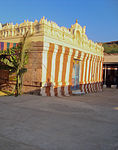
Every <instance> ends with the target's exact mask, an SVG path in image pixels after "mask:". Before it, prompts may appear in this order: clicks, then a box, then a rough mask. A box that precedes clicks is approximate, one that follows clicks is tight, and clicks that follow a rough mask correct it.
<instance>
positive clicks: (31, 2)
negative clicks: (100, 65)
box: [0, 0, 118, 42]
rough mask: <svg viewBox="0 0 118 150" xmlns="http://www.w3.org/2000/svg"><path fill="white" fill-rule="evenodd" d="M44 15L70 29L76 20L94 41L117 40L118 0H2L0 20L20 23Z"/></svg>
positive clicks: (0, 3) (0, 0)
mask: <svg viewBox="0 0 118 150" xmlns="http://www.w3.org/2000/svg"><path fill="white" fill-rule="evenodd" d="M43 16H45V17H46V18H47V19H48V20H51V21H54V22H56V23H57V24H58V25H59V26H65V27H67V28H70V27H71V25H72V24H74V23H75V20H76V19H78V23H79V24H80V25H81V26H82V27H83V26H86V34H87V36H88V38H89V39H90V40H93V41H94V42H108V41H116V40H118V0H0V22H1V23H2V24H4V23H6V22H8V23H9V22H13V24H16V23H18V24H20V23H22V22H23V21H24V20H27V19H28V20H29V21H34V20H35V19H37V20H38V21H39V20H40V19H41V18H42V17H43Z"/></svg>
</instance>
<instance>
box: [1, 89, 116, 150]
mask: <svg viewBox="0 0 118 150" xmlns="http://www.w3.org/2000/svg"><path fill="white" fill-rule="evenodd" d="M0 150H118V89H104V90H103V92H99V93H91V94H87V95H82V96H79V95H77V96H70V97H41V96H35V95H23V96H19V97H17V98H16V97H13V96H9V97H8V96H4V97H0Z"/></svg>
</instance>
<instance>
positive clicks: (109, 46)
mask: <svg viewBox="0 0 118 150" xmlns="http://www.w3.org/2000/svg"><path fill="white" fill-rule="evenodd" d="M102 44H103V47H104V52H105V53H108V54H115V53H117V54H118V41H111V42H105V43H102Z"/></svg>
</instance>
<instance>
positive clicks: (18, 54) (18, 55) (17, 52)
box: [0, 32, 31, 96]
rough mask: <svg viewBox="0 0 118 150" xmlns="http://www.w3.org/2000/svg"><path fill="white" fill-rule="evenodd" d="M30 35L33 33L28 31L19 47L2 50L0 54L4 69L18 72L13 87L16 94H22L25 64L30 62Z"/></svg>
mask: <svg viewBox="0 0 118 150" xmlns="http://www.w3.org/2000/svg"><path fill="white" fill-rule="evenodd" d="M30 37H31V35H30V34H29V32H27V33H26V34H25V35H24V36H23V38H22V39H21V42H20V43H18V46H17V47H14V48H11V49H7V51H2V53H1V54H0V57H1V60H0V61H1V62H2V63H4V64H5V67H4V68H2V69H7V70H9V72H10V73H15V74H16V84H15V88H14V89H13V93H14V92H15V96H18V95H21V94H22V85H23V75H24V73H25V72H26V71H27V68H25V65H26V64H27V63H28V53H29V50H30V46H31V41H30Z"/></svg>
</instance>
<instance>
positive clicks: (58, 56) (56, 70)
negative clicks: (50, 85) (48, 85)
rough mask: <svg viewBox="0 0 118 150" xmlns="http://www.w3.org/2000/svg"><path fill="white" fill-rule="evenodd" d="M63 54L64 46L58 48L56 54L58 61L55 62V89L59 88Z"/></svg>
mask: <svg viewBox="0 0 118 150" xmlns="http://www.w3.org/2000/svg"><path fill="white" fill-rule="evenodd" d="M61 54H62V46H60V45H59V46H58V51H57V54H56V60H55V87H58V79H59V72H60V70H59V69H60V63H61V62H60V57H61Z"/></svg>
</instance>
